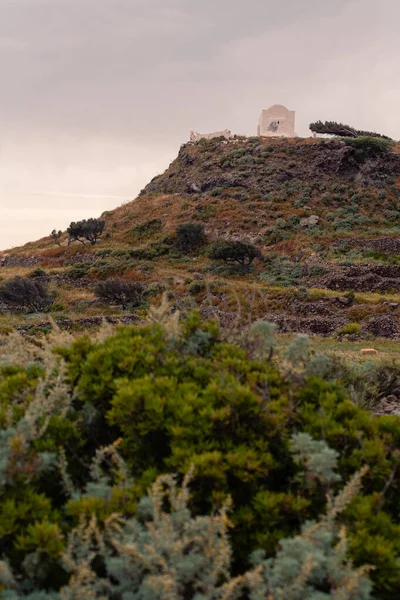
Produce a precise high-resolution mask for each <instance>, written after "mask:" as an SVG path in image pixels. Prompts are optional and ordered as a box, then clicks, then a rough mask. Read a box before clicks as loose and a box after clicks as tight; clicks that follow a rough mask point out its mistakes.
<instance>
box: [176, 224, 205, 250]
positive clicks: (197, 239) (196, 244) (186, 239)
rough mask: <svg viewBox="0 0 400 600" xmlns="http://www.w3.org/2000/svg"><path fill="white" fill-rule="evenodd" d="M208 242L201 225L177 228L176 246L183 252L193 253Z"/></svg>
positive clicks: (187, 225) (185, 225)
mask: <svg viewBox="0 0 400 600" xmlns="http://www.w3.org/2000/svg"><path fill="white" fill-rule="evenodd" d="M206 241H207V238H206V235H205V233H204V227H203V225H201V224H199V223H183V224H182V225H179V226H178V227H177V228H176V245H177V248H178V250H181V251H182V252H193V251H194V250H197V248H200V247H201V246H204V244H205V243H206Z"/></svg>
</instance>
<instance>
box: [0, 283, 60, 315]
mask: <svg viewBox="0 0 400 600" xmlns="http://www.w3.org/2000/svg"><path fill="white" fill-rule="evenodd" d="M0 300H2V301H3V302H4V303H5V305H6V306H7V307H9V308H17V309H21V308H26V309H28V311H29V312H44V311H47V310H49V308H50V307H51V305H52V304H53V302H54V297H53V296H51V295H50V294H49V292H48V291H47V288H46V286H45V285H43V284H42V283H40V282H39V281H35V280H34V279H29V278H26V277H15V278H14V279H9V280H8V281H6V282H5V283H3V285H2V286H1V287H0Z"/></svg>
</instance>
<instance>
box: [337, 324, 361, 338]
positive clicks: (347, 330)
mask: <svg viewBox="0 0 400 600" xmlns="http://www.w3.org/2000/svg"><path fill="white" fill-rule="evenodd" d="M360 333H361V327H360V325H359V324H358V323H347V324H346V325H345V326H344V327H342V328H341V329H338V330H337V331H336V335H337V336H342V335H360Z"/></svg>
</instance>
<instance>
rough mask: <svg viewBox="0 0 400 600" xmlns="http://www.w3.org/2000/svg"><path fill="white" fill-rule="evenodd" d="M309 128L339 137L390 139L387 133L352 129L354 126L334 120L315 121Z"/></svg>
mask: <svg viewBox="0 0 400 600" xmlns="http://www.w3.org/2000/svg"><path fill="white" fill-rule="evenodd" d="M310 129H311V131H313V132H314V133H328V134H331V135H337V136H340V137H350V138H356V137H360V136H368V137H377V138H385V139H387V140H390V139H391V138H389V137H388V136H387V135H382V134H380V133H374V132H371V131H362V130H360V129H354V127H350V125H344V124H343V123H336V121H325V122H324V123H323V122H322V121H316V122H315V123H310Z"/></svg>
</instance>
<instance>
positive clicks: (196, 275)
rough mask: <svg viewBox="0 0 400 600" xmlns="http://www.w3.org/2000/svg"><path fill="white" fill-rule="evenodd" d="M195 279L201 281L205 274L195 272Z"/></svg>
mask: <svg viewBox="0 0 400 600" xmlns="http://www.w3.org/2000/svg"><path fill="white" fill-rule="evenodd" d="M193 279H196V280H197V281H201V280H202V279H204V275H202V274H201V273H193Z"/></svg>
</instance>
